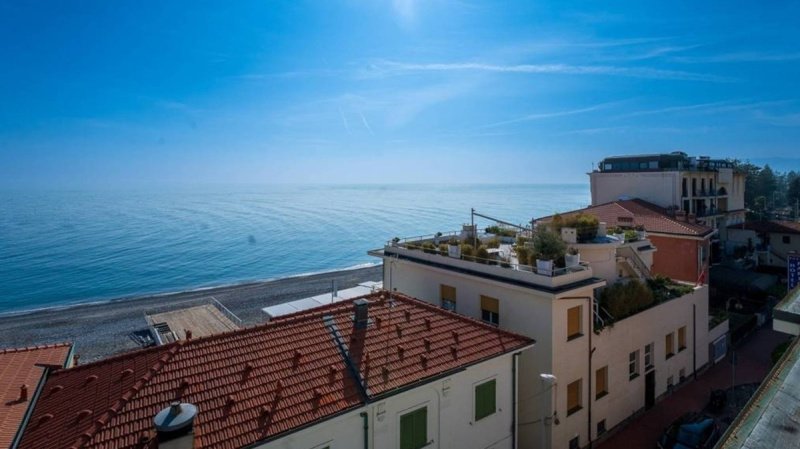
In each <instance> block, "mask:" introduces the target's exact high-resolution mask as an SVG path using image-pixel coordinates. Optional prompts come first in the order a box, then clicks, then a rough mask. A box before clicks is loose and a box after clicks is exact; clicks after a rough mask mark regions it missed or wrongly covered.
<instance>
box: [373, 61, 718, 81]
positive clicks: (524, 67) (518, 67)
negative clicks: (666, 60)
mask: <svg viewBox="0 0 800 449" xmlns="http://www.w3.org/2000/svg"><path fill="white" fill-rule="evenodd" d="M457 71H460V72H467V71H469V72H491V73H523V74H562V75H610V76H627V77H634V78H652V79H671V80H682V81H708V82H726V81H732V80H731V79H729V78H724V77H721V76H717V75H712V74H705V73H694V72H685V71H679V70H664V69H655V68H650V67H622V66H609V65H571V64H489V63H482V62H456V63H404V62H396V61H381V62H376V63H373V64H372V65H371V66H370V72H369V74H371V75H373V76H375V75H397V74H402V73H415V72H416V73H419V72H457Z"/></svg>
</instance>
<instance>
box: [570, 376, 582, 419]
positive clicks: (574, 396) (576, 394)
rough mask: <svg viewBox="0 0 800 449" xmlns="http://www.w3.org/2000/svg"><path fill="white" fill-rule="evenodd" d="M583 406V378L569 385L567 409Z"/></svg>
mask: <svg viewBox="0 0 800 449" xmlns="http://www.w3.org/2000/svg"><path fill="white" fill-rule="evenodd" d="M580 406H581V380H580V379H578V380H576V381H575V382H572V383H571V384H569V385H567V411H571V410H575V409H577V408H579V407H580Z"/></svg>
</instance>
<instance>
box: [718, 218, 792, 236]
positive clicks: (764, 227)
mask: <svg viewBox="0 0 800 449" xmlns="http://www.w3.org/2000/svg"><path fill="white" fill-rule="evenodd" d="M728 229H748V230H751V231H756V232H767V233H769V232H772V233H776V234H800V223H797V222H794V221H783V220H772V221H766V220H764V221H747V222H744V223H740V224H735V225H730V226H728Z"/></svg>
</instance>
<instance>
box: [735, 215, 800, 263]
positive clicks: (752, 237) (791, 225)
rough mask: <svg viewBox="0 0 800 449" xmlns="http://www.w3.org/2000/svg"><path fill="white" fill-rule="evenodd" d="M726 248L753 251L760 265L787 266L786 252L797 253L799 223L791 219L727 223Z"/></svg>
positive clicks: (799, 247) (799, 246) (799, 245)
mask: <svg viewBox="0 0 800 449" xmlns="http://www.w3.org/2000/svg"><path fill="white" fill-rule="evenodd" d="M726 246H727V249H728V251H729V252H734V251H736V249H737V247H744V248H747V250H748V251H753V252H754V254H755V257H756V258H757V259H758V263H759V265H766V266H770V267H778V268H786V258H787V256H788V255H789V254H792V253H799V254H800V223H798V222H793V221H779V220H772V221H748V222H745V223H741V224H736V225H731V226H728V242H727V245H726Z"/></svg>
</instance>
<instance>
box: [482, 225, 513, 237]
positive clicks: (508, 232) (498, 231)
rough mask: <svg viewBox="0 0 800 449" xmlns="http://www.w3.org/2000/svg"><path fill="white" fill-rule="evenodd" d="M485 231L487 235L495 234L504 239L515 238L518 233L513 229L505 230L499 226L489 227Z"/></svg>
mask: <svg viewBox="0 0 800 449" xmlns="http://www.w3.org/2000/svg"><path fill="white" fill-rule="evenodd" d="M485 231H486V233H487V234H494V235H499V236H502V237H514V236H516V235H517V231H515V230H513V229H508V228H503V227H500V226H497V225H494V226H487V227H486V229H485Z"/></svg>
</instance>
